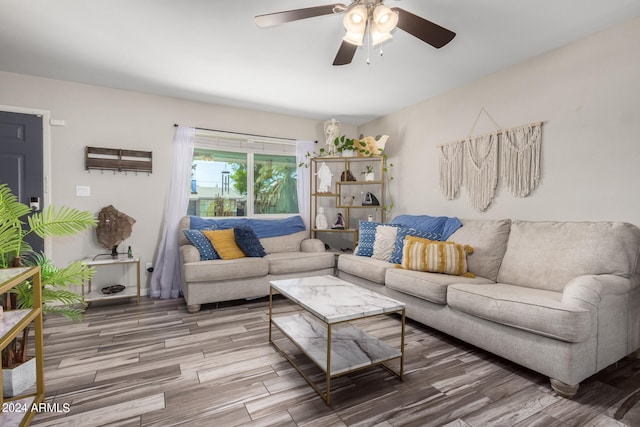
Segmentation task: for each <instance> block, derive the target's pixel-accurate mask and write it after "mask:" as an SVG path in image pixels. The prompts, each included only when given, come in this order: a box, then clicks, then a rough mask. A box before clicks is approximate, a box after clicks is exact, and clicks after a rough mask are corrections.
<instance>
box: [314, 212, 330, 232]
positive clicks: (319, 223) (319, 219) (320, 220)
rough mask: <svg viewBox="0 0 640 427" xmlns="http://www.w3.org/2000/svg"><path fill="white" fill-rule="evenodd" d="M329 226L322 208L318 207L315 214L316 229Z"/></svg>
mask: <svg viewBox="0 0 640 427" xmlns="http://www.w3.org/2000/svg"><path fill="white" fill-rule="evenodd" d="M328 228H329V221H328V220H327V217H326V216H325V214H324V208H323V207H319V208H318V214H317V215H316V229H318V230H326V229H328Z"/></svg>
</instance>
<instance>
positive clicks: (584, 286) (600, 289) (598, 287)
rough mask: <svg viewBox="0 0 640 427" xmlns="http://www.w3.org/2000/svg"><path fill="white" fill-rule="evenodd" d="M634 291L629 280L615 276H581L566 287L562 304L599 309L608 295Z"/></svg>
mask: <svg viewBox="0 0 640 427" xmlns="http://www.w3.org/2000/svg"><path fill="white" fill-rule="evenodd" d="M631 290H632V286H631V281H630V280H629V279H628V278H625V277H621V276H615V275H613V274H599V275H588V276H579V277H576V278H575V279H573V280H571V281H570V282H569V283H567V285H566V286H565V287H564V290H563V292H562V302H563V303H566V304H572V305H577V306H579V307H582V308H586V309H597V308H598V306H599V305H600V301H601V300H602V299H603V298H604V297H605V296H607V295H624V294H628V293H630V292H631Z"/></svg>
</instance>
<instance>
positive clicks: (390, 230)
mask: <svg viewBox="0 0 640 427" xmlns="http://www.w3.org/2000/svg"><path fill="white" fill-rule="evenodd" d="M397 235H398V227H395V226H389V225H378V226H377V227H376V239H375V241H374V242H373V254H372V255H371V258H375V259H379V260H382V261H389V260H390V259H391V255H393V249H394V248H395V247H396V236H397Z"/></svg>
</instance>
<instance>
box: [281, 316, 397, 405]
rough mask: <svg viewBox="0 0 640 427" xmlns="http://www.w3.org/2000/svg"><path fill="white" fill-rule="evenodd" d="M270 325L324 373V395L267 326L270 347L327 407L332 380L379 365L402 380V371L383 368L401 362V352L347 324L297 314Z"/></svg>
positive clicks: (284, 317)
mask: <svg viewBox="0 0 640 427" xmlns="http://www.w3.org/2000/svg"><path fill="white" fill-rule="evenodd" d="M271 323H272V324H273V325H275V326H276V327H277V328H278V329H279V330H280V331H281V332H282V333H283V334H284V335H285V336H286V337H287V338H289V340H291V341H292V342H293V343H294V344H295V345H296V346H297V347H298V348H299V349H300V350H301V351H302V352H303V353H304V354H305V355H307V356H308V357H309V358H310V359H311V360H312V361H313V362H314V363H315V364H316V365H318V367H319V368H320V369H322V371H323V372H325V374H326V391H325V392H323V391H322V390H320V388H319V387H318V386H317V385H316V384H315V383H314V382H313V381H311V379H310V378H309V377H308V376H307V375H306V374H305V373H304V372H303V371H302V369H301V368H300V367H299V366H298V365H297V364H296V363H295V361H294V360H293V359H292V358H291V357H290V356H289V355H288V354H287V352H286V351H284V350H283V349H282V348H281V347H280V346H279V345H278V344H277V342H276V341H275V340H273V339H272V338H271V325H269V332H270V333H269V339H270V341H271V343H272V344H273V345H274V346H275V347H276V348H277V349H278V350H279V351H280V352H281V353H282V354H283V355H284V356H285V357H286V358H287V360H289V362H290V363H291V364H292V365H293V367H294V368H296V370H297V371H298V372H299V373H300V375H302V376H303V377H304V378H305V379H306V380H307V382H308V383H309V384H310V385H311V386H312V387H313V388H314V389H315V390H316V391H317V392H318V394H320V396H322V397H323V399H324V400H325V402H326V404H327V405H328V404H329V403H330V390H331V378H335V377H339V376H341V375H344V374H347V373H349V372H353V371H357V370H360V369H363V368H368V367H371V366H374V365H382V366H383V367H385V368H386V369H387V370H389V371H390V372H391V373H393V374H394V375H396V376H397V377H399V378H401V379H402V369H401V371H400V372H396V371H394V370H393V369H391V368H389V367H387V366H386V365H385V362H388V361H391V360H394V359H402V357H403V354H402V351H401V350H400V349H397V348H394V347H392V346H390V345H389V344H387V343H386V342H384V341H381V340H380V339H378V338H376V337H374V336H372V335H369V334H367V333H366V332H364V331H363V330H361V329H359V328H357V327H355V326H353V325H352V324H350V323H348V322H345V323H338V324H327V323H324V322H322V321H320V320H319V319H317V318H316V317H314V316H312V315H310V314H308V313H299V314H294V315H289V316H281V317H275V318H272V319H271Z"/></svg>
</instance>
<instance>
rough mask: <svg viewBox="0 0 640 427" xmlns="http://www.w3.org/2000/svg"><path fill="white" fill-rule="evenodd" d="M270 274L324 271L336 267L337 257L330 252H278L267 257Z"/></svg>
mask: <svg viewBox="0 0 640 427" xmlns="http://www.w3.org/2000/svg"><path fill="white" fill-rule="evenodd" d="M265 259H266V260H267V261H268V262H269V274H273V275H277V274H290V273H301V272H305V271H314V270H322V269H327V268H333V267H334V266H335V262H336V261H335V255H333V254H332V253H330V252H325V253H322V252H278V253H272V254H269V255H267V256H266V257H265Z"/></svg>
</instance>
